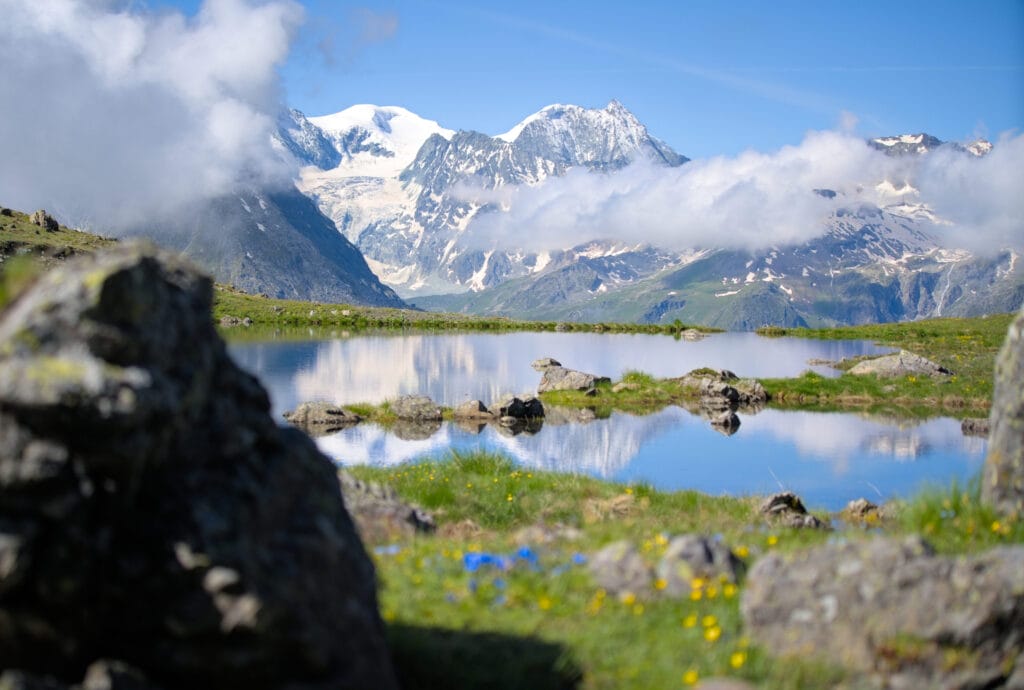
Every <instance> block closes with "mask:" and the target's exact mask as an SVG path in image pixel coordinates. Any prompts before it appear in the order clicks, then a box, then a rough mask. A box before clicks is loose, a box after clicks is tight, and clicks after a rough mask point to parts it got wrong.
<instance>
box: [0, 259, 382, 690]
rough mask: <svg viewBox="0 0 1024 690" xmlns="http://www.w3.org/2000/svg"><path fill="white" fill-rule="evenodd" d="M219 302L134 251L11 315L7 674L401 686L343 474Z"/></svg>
mask: <svg viewBox="0 0 1024 690" xmlns="http://www.w3.org/2000/svg"><path fill="white" fill-rule="evenodd" d="M211 297H212V286H211V284H210V281H209V280H208V279H207V278H205V277H203V276H201V275H199V274H198V273H196V272H195V271H194V270H193V269H192V268H191V267H190V266H189V265H187V264H185V263H183V262H182V261H181V260H180V259H178V258H176V257H175V256H173V255H170V254H168V253H165V252H162V251H158V250H156V249H154V248H151V247H148V246H140V245H119V246H118V247H116V248H115V249H113V250H110V251H107V252H103V253H99V254H96V255H94V256H90V257H85V258H82V259H79V260H77V261H75V262H69V263H68V264H67V265H66V266H64V267H62V268H59V269H55V270H54V271H52V272H50V273H48V274H46V275H45V276H43V277H42V278H40V279H39V281H38V282H37V283H36V284H35V285H34V286H33V287H32V288H31V289H30V290H29V291H28V292H26V293H25V294H23V295H21V297H20V298H19V299H18V300H17V301H16V302H14V303H13V304H11V305H10V306H9V307H8V308H7V309H6V311H4V312H3V313H2V314H0V563H2V564H3V567H2V568H0V622H2V624H0V668H5V669H12V670H13V669H21V671H22V672H24V673H25V674H28V675H27V676H26V677H31V676H32V675H33V674H35V675H37V676H38V675H41V674H44V673H45V674H46V675H48V676H52V677H54V678H55V679H56V680H57V681H59V682H60V683H64V684H70V683H76V682H80V681H81V680H82V679H83V678H84V677H85V675H86V672H87V669H92V670H90V673H95V672H96V671H95V669H96V668H99V667H98V666H96V664H97V663H99V664H100V665H101V666H102V667H103V668H107V669H115V670H116V669H128V670H127V671H124V672H123V673H122V671H117V674H121V675H120V676H119V677H124V678H128V679H130V680H132V681H133V682H136V685H135V686H138V685H139V684H141V683H145V684H149V685H152V686H154V687H164V688H174V687H182V688H184V687H246V688H253V689H256V688H272V687H274V688H277V687H298V686H301V687H305V688H318V687H324V688H326V687H331V688H368V687H377V688H394V687H396V681H395V676H394V673H393V670H392V667H391V662H390V659H389V654H388V650H387V648H386V646H385V643H384V637H383V625H382V623H381V620H380V618H379V617H378V613H377V606H376V593H375V585H374V571H373V566H372V564H371V562H370V560H369V558H368V557H367V555H366V552H365V551H364V549H363V546H362V544H361V543H360V541H359V539H358V537H357V535H356V532H355V529H354V527H353V524H352V520H351V519H350V517H349V515H348V513H347V512H346V510H345V506H344V503H343V501H342V496H341V492H340V490H339V486H338V480H337V477H336V473H335V468H334V466H333V465H332V463H331V462H330V461H329V460H328V459H327V458H326V457H324V456H323V455H322V454H321V453H320V452H319V451H317V449H316V447H315V445H314V444H313V442H312V441H311V440H310V439H309V438H308V437H307V436H306V435H305V434H302V433H301V432H299V431H297V430H294V429H287V428H279V427H278V426H277V425H276V424H275V423H274V421H273V420H272V419H271V417H270V405H269V401H268V399H267V395H266V393H265V392H264V390H263V389H262V388H261V387H260V385H259V383H258V382H257V381H256V379H255V378H253V377H252V376H250V375H249V374H247V373H245V372H243V371H242V370H240V369H239V368H238V367H237V366H235V364H234V363H233V362H232V361H231V359H230V358H229V357H228V355H227V352H226V350H225V346H224V343H223V341H221V339H220V338H219V337H218V336H217V334H216V332H215V330H214V327H213V324H212V321H211V317H210V304H211ZM125 674H127V675H125ZM108 675H109V674H108ZM115 675H116V674H115ZM111 677H112V676H111ZM118 687H120V685H118Z"/></svg>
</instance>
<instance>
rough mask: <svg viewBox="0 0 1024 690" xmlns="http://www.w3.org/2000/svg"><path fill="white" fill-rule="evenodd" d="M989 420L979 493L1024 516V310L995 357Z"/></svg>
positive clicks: (1001, 509)
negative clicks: (993, 386) (986, 453)
mask: <svg viewBox="0 0 1024 690" xmlns="http://www.w3.org/2000/svg"><path fill="white" fill-rule="evenodd" d="M989 419H990V422H991V432H990V433H989V439H988V456H987V457H986V458H985V468H984V476H983V479H982V486H981V496H982V498H983V499H984V500H985V501H987V502H988V503H991V504H993V505H994V506H995V507H996V508H997V509H998V510H1000V511H1001V512H1003V513H1006V514H1011V515H1017V516H1024V309H1021V311H1020V313H1019V314H1017V318H1016V319H1014V320H1013V323H1011V324H1010V328H1009V331H1008V332H1007V334H1006V341H1005V342H1004V343H1003V348H1002V349H1001V350H1000V351H999V357H998V358H997V359H996V371H995V391H994V393H993V395H992V412H991V414H990V415H989Z"/></svg>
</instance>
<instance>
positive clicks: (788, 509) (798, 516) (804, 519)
mask: <svg viewBox="0 0 1024 690" xmlns="http://www.w3.org/2000/svg"><path fill="white" fill-rule="evenodd" d="M758 512H759V513H761V515H764V516H765V517H767V518H769V519H770V520H772V521H773V522H776V523H778V524H780V525H781V526H783V527H807V528H811V529H828V525H826V524H825V523H823V522H822V521H821V520H819V519H818V518H816V517H814V516H813V515H811V514H810V513H808V512H807V509H806V508H805V507H804V503H803V501H801V500H800V497H799V496H797V495H796V494H795V493H793V492H792V491H783V492H780V493H777V494H772V495H771V496H769V497H768V498H766V499H765V500H764V501H762V502H761V506H760V508H759V509H758Z"/></svg>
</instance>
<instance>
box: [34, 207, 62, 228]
mask: <svg viewBox="0 0 1024 690" xmlns="http://www.w3.org/2000/svg"><path fill="white" fill-rule="evenodd" d="M28 220H29V222H30V223H32V224H33V225H38V226H39V227H41V228H42V229H43V230H46V231H47V232H56V231H57V230H59V229H60V225H59V224H58V223H57V220H56V219H55V218H54V217H53V216H51V215H50V214H49V213H47V212H46V211H44V210H43V209H39V210H38V211H36V212H34V213H33V214H32V215H30V216H29V217H28Z"/></svg>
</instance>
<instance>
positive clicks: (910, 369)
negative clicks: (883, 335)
mask: <svg viewBox="0 0 1024 690" xmlns="http://www.w3.org/2000/svg"><path fill="white" fill-rule="evenodd" d="M848 373H850V374H853V375H854V376H863V375H865V374H874V375H876V376H884V377H890V378H891V377H897V376H908V375H914V376H932V377H940V376H949V375H950V374H952V373H953V372H951V371H950V370H949V369H946V368H945V367H943V366H939V365H938V364H936V363H935V362H933V361H931V360H930V359H926V358H924V357H922V356H921V355H915V354H914V353H913V352H907V351H906V350H900V351H899V352H897V353H896V354H892V355H883V356H882V357H876V358H875V359H866V360H864V361H863V362H861V363H859V364H857V365H855V366H854V367H852V368H851V369H850V371H849V372H848Z"/></svg>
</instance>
